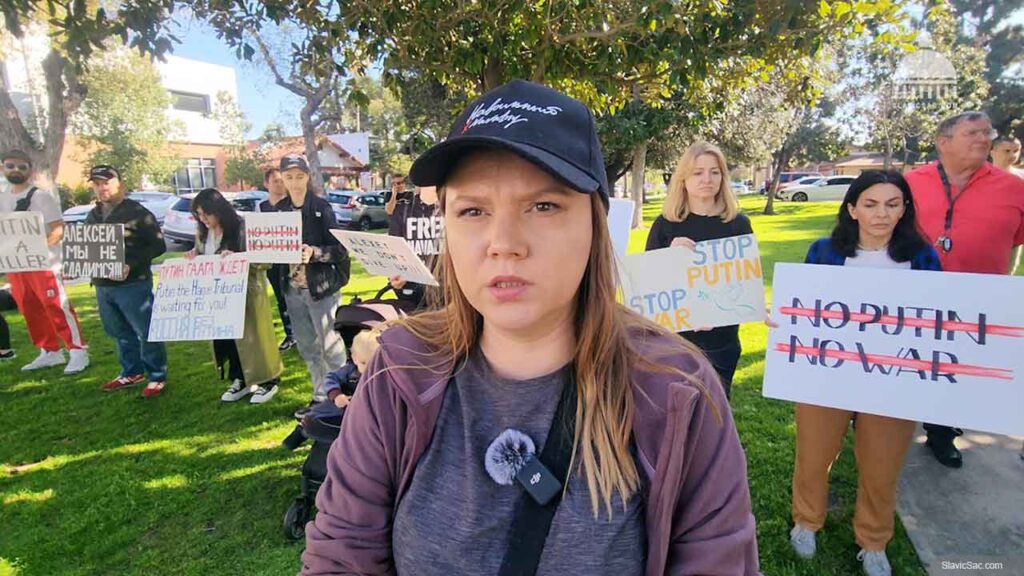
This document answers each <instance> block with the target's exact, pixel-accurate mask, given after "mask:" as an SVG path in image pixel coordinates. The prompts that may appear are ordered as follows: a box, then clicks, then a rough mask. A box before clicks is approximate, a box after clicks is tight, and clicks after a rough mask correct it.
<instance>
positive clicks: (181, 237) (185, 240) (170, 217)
mask: <svg viewBox="0 0 1024 576" xmlns="http://www.w3.org/2000/svg"><path fill="white" fill-rule="evenodd" d="M195 197H196V194H195V193H192V194H184V195H182V196H178V200H177V201H176V202H175V203H174V204H172V205H171V207H170V208H169V209H168V210H167V215H166V216H165V217H164V225H163V231H164V238H166V239H168V240H171V241H172V242H177V243H179V244H184V245H186V246H191V245H192V244H195V241H196V219H195V218H194V217H193V216H192V211H191V207H192V199H193V198H195Z"/></svg>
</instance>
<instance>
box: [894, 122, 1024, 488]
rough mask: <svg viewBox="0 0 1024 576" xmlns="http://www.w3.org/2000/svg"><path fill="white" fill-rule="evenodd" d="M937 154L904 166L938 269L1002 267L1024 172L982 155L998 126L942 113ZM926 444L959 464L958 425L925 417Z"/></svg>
mask: <svg viewBox="0 0 1024 576" xmlns="http://www.w3.org/2000/svg"><path fill="white" fill-rule="evenodd" d="M936 133H937V138H936V141H935V147H936V148H937V149H938V152H939V161H938V162H936V163H933V164H929V165H927V166H922V167H921V168H918V169H916V170H913V171H911V172H909V173H907V181H908V182H909V183H910V188H911V190H912V191H913V193H914V204H915V205H916V207H917V213H918V222H919V223H920V225H921V231H922V232H923V233H924V236H925V238H926V239H927V240H928V242H930V243H932V244H934V245H935V246H936V248H937V250H938V251H939V258H941V260H942V268H943V270H947V271H950V272H974V273H978V274H1006V273H1007V270H1008V269H1009V266H1010V257H1011V256H1010V254H1011V252H1012V251H1013V247H1014V246H1020V245H1022V244H1024V180H1021V179H1020V178H1017V177H1016V176H1013V175H1011V174H1009V173H1007V172H1004V171H1002V170H999V169H998V168H995V167H993V166H992V165H991V164H989V163H988V162H987V159H988V154H989V150H990V148H991V145H992V138H993V137H994V135H995V131H994V130H993V129H992V121H991V120H989V118H988V116H987V115H986V114H985V113H983V112H964V113H963V114H958V115H956V116H953V117H951V118H947V119H945V120H943V121H942V122H941V123H940V124H939V126H938V129H937V131H936ZM924 428H925V430H926V431H927V432H928V441H927V443H926V444H927V446H928V447H929V448H931V450H932V454H933V455H934V456H935V458H936V460H938V461H939V462H940V463H942V464H943V465H944V466H949V467H951V468H959V467H961V466H962V465H963V456H962V455H961V454H960V451H959V450H958V449H957V448H956V446H955V445H954V443H953V440H954V438H956V437H957V436H959V435H961V434H963V431H962V430H960V429H959V428H951V427H949V426H939V425H935V424H925V426H924Z"/></svg>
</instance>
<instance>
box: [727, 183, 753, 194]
mask: <svg viewBox="0 0 1024 576" xmlns="http://www.w3.org/2000/svg"><path fill="white" fill-rule="evenodd" d="M729 185H730V186H732V192H733V194H736V195H737V196H742V195H743V194H750V187H748V186H747V184H746V182H741V181H739V180H733V181H732V182H730V183H729Z"/></svg>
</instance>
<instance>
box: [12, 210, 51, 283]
mask: <svg viewBox="0 0 1024 576" xmlns="http://www.w3.org/2000/svg"><path fill="white" fill-rule="evenodd" d="M49 258H50V251H49V249H48V248H47V247H46V226H45V225H44V224H43V215H42V214H40V213H38V212H12V213H10V214H0V273H5V272H32V271H35V270H46V269H47V265H46V264H47V261H48V260H49Z"/></svg>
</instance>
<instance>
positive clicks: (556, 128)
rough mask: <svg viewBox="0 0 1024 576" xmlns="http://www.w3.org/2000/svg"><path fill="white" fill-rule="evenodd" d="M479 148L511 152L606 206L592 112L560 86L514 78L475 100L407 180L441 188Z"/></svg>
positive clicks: (605, 183)
mask: <svg viewBox="0 0 1024 576" xmlns="http://www.w3.org/2000/svg"><path fill="white" fill-rule="evenodd" d="M478 148H497V149H502V150H508V151H509V152H512V153H514V154H516V155H518V156H520V157H521V158H523V159H524V160H527V161H528V162H531V163H533V164H534V165H536V166H537V167H538V168H541V169H542V170H544V171H546V172H548V173H549V174H551V175H552V176H554V177H555V178H557V179H558V180H560V181H562V182H563V183H565V184H566V185H568V186H569V187H570V188H572V189H574V190H576V191H578V192H582V193H584V194H597V195H598V197H599V198H600V199H601V202H603V203H604V206H605V208H606V209H607V208H608V176H607V174H606V173H605V169H604V156H603V155H602V154H601V144H600V142H599V141H598V139H597V128H596V126H595V124H594V115H593V114H591V113H590V110H589V109H588V108H587V107H586V106H585V105H584V104H583V103H582V102H579V101H578V100H574V99H573V98H570V97H568V96H566V95H565V94H562V93H561V92H558V91H557V90H553V89H551V88H548V87H547V86H542V85H540V84H535V83H533V82H527V81H525V80H513V81H512V82H509V83H507V84H504V85H502V86H499V87H497V88H495V89H494V90H491V91H490V92H488V93H486V94H484V95H483V96H481V97H480V98H477V99H476V100H475V101H474V102H473V103H472V104H470V105H469V106H468V107H467V108H466V110H464V111H463V112H462V114H460V115H459V118H458V119H457V120H456V121H455V124H454V125H453V126H452V129H451V132H449V133H448V138H447V139H445V141H444V142H441V143H440V144H437V145H435V146H433V147H432V148H430V149H429V150H427V151H426V152H424V153H423V154H422V155H421V156H420V157H419V158H417V159H416V161H415V162H414V163H413V165H412V170H410V171H409V178H410V179H411V180H412V182H413V183H414V184H415V185H417V186H441V185H443V184H444V182H445V180H446V179H447V177H448V173H449V172H450V171H451V169H452V167H453V166H454V165H455V163H456V162H458V160H459V159H460V158H461V157H462V156H463V155H464V154H465V153H466V152H468V151H470V150H473V149H478Z"/></svg>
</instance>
